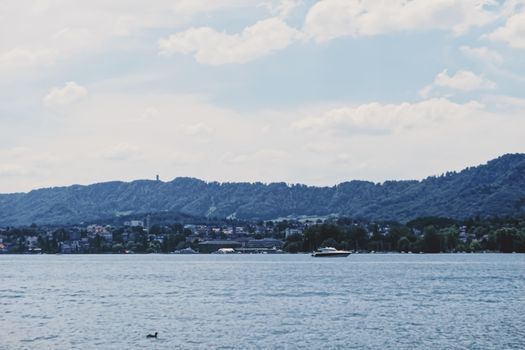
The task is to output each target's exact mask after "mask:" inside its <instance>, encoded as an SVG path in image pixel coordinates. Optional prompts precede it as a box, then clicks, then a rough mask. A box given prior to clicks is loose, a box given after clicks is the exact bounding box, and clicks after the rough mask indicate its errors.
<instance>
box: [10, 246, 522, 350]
mask: <svg viewBox="0 0 525 350" xmlns="http://www.w3.org/2000/svg"><path fill="white" fill-rule="evenodd" d="M0 268H1V272H0V349H97V348H99V349H144V348H147V349H321V348H328V349H523V348H524V347H525V255H523V254H508V255H505V254H436V255H432V254H429V255H423V254H369V255H361V254H355V255H351V256H349V257H348V258H345V259H314V258H311V257H310V256H308V255H191V256H187V255H186V256H184V255H69V256H68V255H56V256H55V255H39V256H29V255H26V256H14V255H4V256H0ZM155 331H157V332H159V335H158V339H146V334H148V333H153V332H155Z"/></svg>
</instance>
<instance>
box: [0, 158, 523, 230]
mask: <svg viewBox="0 0 525 350" xmlns="http://www.w3.org/2000/svg"><path fill="white" fill-rule="evenodd" d="M162 211H172V212H180V213H185V214H189V215H194V216H205V217H219V218H220V217H228V216H234V217H237V218H243V219H275V218H278V217H286V216H300V215H328V214H339V215H345V216H351V217H354V218H367V219H372V220H397V221H406V220H410V219H413V218H415V217H421V216H443V217H450V218H458V219H460V218H466V217H472V216H478V215H479V216H482V217H485V216H495V215H498V216H507V215H511V216H512V215H519V214H525V154H508V155H504V156H502V157H499V158H497V159H494V160H492V161H489V162H488V163H487V164H485V165H481V166H477V167H471V168H467V169H465V170H463V171H461V172H459V173H456V172H450V173H447V174H444V175H442V176H436V177H434V176H432V177H428V178H426V179H425V180H422V181H387V182H385V183H383V184H374V183H372V182H366V181H350V182H344V183H341V184H339V185H337V186H333V187H312V186H305V185H287V184H285V183H272V184H262V183H218V182H210V183H207V182H204V181H201V180H197V179H193V178H176V179H175V180H173V181H170V182H161V181H149V180H139V181H133V182H129V183H126V182H106V183H100V184H94V185H89V186H80V185H75V186H69V187H58V188H46V189H39V190H34V191H31V192H29V193H16V194H2V195H0V226H7V225H28V224H31V223H37V224H46V223H47V224H50V223H52V224H69V223H79V222H85V221H96V220H100V219H103V218H108V217H114V216H115V215H129V214H138V215H140V214H144V213H150V212H162Z"/></svg>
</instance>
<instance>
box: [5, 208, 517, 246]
mask: <svg viewBox="0 0 525 350" xmlns="http://www.w3.org/2000/svg"><path fill="white" fill-rule="evenodd" d="M326 246H329V247H335V248H338V249H345V250H351V251H355V252H363V253H364V252H401V253H403V252H405V253H410V252H413V253H419V252H425V253H439V252H479V251H485V252H487V251H493V252H525V219H523V218H510V219H509V218H506V219H501V218H491V219H480V218H471V219H468V220H463V221H455V220H452V219H447V218H439V217H425V218H419V219H415V220H412V221H410V222H408V223H405V224H401V223H396V222H383V223H377V222H369V221H365V220H354V219H351V218H338V217H328V218H317V219H302V220H298V219H294V220H277V221H258V222H250V221H238V220H215V221H214V222H212V223H202V222H200V223H180V222H174V223H162V224H159V223H151V218H150V216H149V215H146V216H145V217H144V218H143V219H138V220H129V221H125V222H124V223H123V224H120V225H115V224H113V225H109V224H82V225H71V226H59V227H55V226H39V225H36V224H32V225H30V226H26V227H4V228H0V254H9V253H12V254H100V253H115V254H133V253H175V254H197V253H204V254H207V253H246V254H253V253H263V254H272V253H301V252H311V251H313V250H315V249H317V248H319V247H326Z"/></svg>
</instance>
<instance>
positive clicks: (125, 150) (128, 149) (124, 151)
mask: <svg viewBox="0 0 525 350" xmlns="http://www.w3.org/2000/svg"><path fill="white" fill-rule="evenodd" d="M137 152H138V148H137V147H136V146H133V145H130V144H129V143H124V142H123V143H119V144H117V145H115V146H113V147H111V148H110V149H109V150H107V151H106V152H105V154H104V158H106V159H110V160H129V159H130V158H132V157H133V156H135V155H137Z"/></svg>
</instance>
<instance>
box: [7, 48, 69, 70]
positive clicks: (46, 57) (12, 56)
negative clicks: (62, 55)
mask: <svg viewBox="0 0 525 350" xmlns="http://www.w3.org/2000/svg"><path fill="white" fill-rule="evenodd" d="M58 58H59V55H58V54H57V52H55V51H53V50H49V49H37V50H31V49H24V48H20V47H17V48H14V49H12V50H9V51H6V52H4V53H0V66H3V68H4V69H5V68H6V67H8V68H10V69H12V68H13V67H25V66H40V65H51V64H54V63H55V62H56V60H57V59H58Z"/></svg>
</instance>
